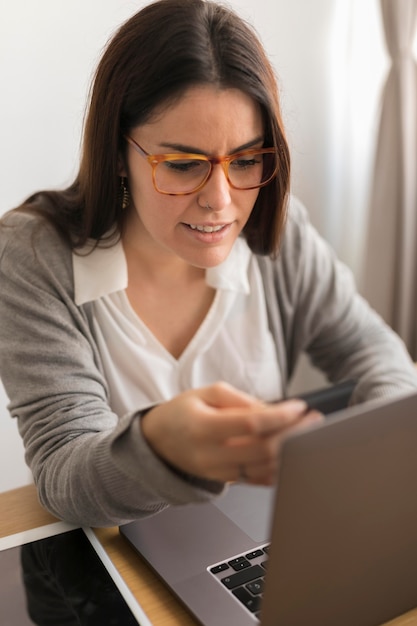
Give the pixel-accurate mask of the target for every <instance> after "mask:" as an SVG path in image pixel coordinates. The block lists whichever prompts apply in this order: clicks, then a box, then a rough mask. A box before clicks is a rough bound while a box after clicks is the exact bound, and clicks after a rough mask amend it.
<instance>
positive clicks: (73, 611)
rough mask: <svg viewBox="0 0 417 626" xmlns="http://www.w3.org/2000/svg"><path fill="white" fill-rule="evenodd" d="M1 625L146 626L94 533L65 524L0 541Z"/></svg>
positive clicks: (148, 623) (0, 539) (146, 620)
mask: <svg viewBox="0 0 417 626" xmlns="http://www.w3.org/2000/svg"><path fill="white" fill-rule="evenodd" d="M0 624H5V625H7V626H34V625H36V626H119V625H120V626H151V622H150V621H149V619H148V618H147V616H146V615H145V613H144V611H143V609H142V608H141V607H140V605H139V604H138V602H137V601H136V599H135V598H134V596H133V595H132V593H131V592H130V590H129V589H128V587H127V586H126V584H125V582H124V581H123V579H122V578H121V576H120V574H119V573H118V571H117V570H116V568H115V567H114V565H113V563H112V562H111V560H110V558H109V557H108V555H107V554H106V552H105V551H104V549H103V547H102V546H101V544H100V542H99V541H98V539H97V537H96V536H95V534H94V533H93V531H92V530H91V529H90V528H79V527H76V526H71V525H69V524H66V523H64V522H56V523H54V524H49V525H47V526H42V527H40V528H35V529H32V530H29V531H26V532H22V533H18V534H15V535H10V536H8V537H4V538H0Z"/></svg>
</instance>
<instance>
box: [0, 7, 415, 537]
mask: <svg viewBox="0 0 417 626" xmlns="http://www.w3.org/2000/svg"><path fill="white" fill-rule="evenodd" d="M190 24H192V28H191V27H189V26H188V25H190ZM289 162H290V159H289V152H288V146H287V142H286V140H285V133H284V130H283V125H282V119H281V115H280V109H279V103H278V95H277V86H276V82H275V78H274V74H273V71H272V69H271V66H270V63H269V62H268V60H267V58H266V55H265V52H264V50H263V48H262V46H261V44H260V42H259V41H258V39H257V37H256V35H255V34H254V32H253V31H252V30H251V29H250V28H249V26H247V25H246V24H245V23H244V22H243V21H242V20H241V19H240V18H239V17H238V16H237V15H235V14H234V13H233V12H231V11H230V10H228V9H226V8H224V7H222V6H220V5H218V4H216V3H214V2H210V1H205V0H159V1H156V2H154V3H152V4H150V5H149V6H147V7H146V8H144V9H143V10H141V11H140V12H139V13H137V14H136V15H134V16H133V17H132V18H131V19H130V20H128V22H127V23H126V24H124V25H123V26H122V27H121V28H120V30H119V31H118V32H117V33H116V35H115V36H114V38H113V40H112V41H111V42H110V44H109V46H108V48H107V50H106V51H105V53H104V55H103V58H102V60H101V62H100V64H99V66H98V70H97V73H96V76H95V80H94V85H93V89H92V93H91V102H90V105H89V110H88V115H87V117H86V123H85V131H84V143H83V152H82V159H81V164H80V170H79V173H78V176H77V178H76V180H75V182H74V183H73V185H72V186H71V187H69V188H68V189H66V190H64V191H62V192H40V193H37V194H35V195H34V196H32V197H31V198H29V199H28V200H27V201H26V202H25V203H24V204H23V205H22V206H21V207H19V208H18V209H17V210H15V211H12V212H10V213H9V214H8V215H7V216H6V217H5V218H4V220H3V225H2V229H1V244H0V255H1V256H0V259H1V260H0V272H1V274H0V275H1V287H0V316H1V320H2V324H1V329H0V348H1V349H0V375H1V377H2V379H3V382H4V385H5V388H6V391H7V393H8V396H9V398H10V412H11V414H12V415H13V416H16V417H17V419H18V423H19V429H20V433H21V435H22V437H23V440H24V444H25V448H26V458H27V462H28V463H29V465H30V467H31V468H32V471H33V475H34V479H35V482H36V485H37V488H38V491H39V496H40V499H41V501H42V503H43V504H44V506H45V507H46V508H48V509H49V510H50V511H52V512H53V513H54V514H55V515H57V516H59V517H61V518H64V519H66V520H68V521H73V522H76V523H79V524H86V525H95V526H98V525H107V524H120V523H123V522H126V521H128V520H131V519H134V518H137V517H139V516H141V515H144V514H148V513H153V512H156V511H158V510H160V509H161V508H163V507H165V506H167V505H168V504H182V503H187V502H193V501H194V502H196V501H205V500H207V499H209V498H213V497H215V496H216V495H218V494H220V493H221V492H222V491H223V489H225V485H226V484H227V483H228V482H230V481H236V480H245V481H247V482H249V483H251V484H271V483H272V482H273V481H274V479H275V476H276V472H277V464H278V460H279V448H280V444H281V442H282V439H283V438H284V437H285V436H287V435H288V433H292V432H294V431H297V430H299V429H303V428H306V427H308V426H310V425H311V424H314V423H316V422H317V421H319V420H320V416H319V415H318V414H317V413H316V412H314V411H308V410H307V409H306V405H305V403H303V402H301V401H297V400H287V401H283V402H280V403H275V404H272V403H271V402H272V401H273V400H277V399H279V398H283V397H285V393H286V388H287V385H288V381H289V379H290V377H291V374H292V372H293V370H294V366H295V364H296V361H297V358H298V356H299V355H300V353H301V352H302V351H306V352H307V353H308V354H309V355H310V357H311V359H312V361H313V362H314V363H315V364H316V365H317V366H318V367H320V368H321V369H322V370H323V371H324V372H325V373H326V374H327V375H328V377H329V379H330V380H331V381H334V382H336V381H340V380H343V379H346V378H354V379H355V380H357V381H358V384H357V387H356V389H355V392H354V396H353V401H356V402H359V401H362V400H364V399H367V398H375V397H382V396H388V395H392V394H395V393H400V392H407V391H411V390H414V389H415V388H416V385H417V381H416V375H415V372H414V368H413V364H412V363H411V362H410V360H409V358H408V356H407V353H406V351H405V349H404V347H403V345H402V343H401V342H400V341H399V339H398V338H397V337H396V336H395V335H394V334H393V333H392V332H391V331H390V330H389V329H388V328H387V327H386V326H384V325H383V323H382V322H381V320H380V319H379V318H378V317H377V316H376V315H375V314H374V313H373V312H372V311H371V310H370V309H369V308H368V306H367V305H366V303H365V302H364V301H363V300H362V299H361V298H360V297H359V296H358V294H357V293H356V292H355V288H354V286H353V283H352V280H351V277H350V274H349V272H348V271H347V270H346V268H344V267H342V266H341V265H340V264H339V263H338V262H337V261H336V259H335V258H334V256H333V254H332V252H331V251H330V250H329V248H328V247H327V246H326V244H325V243H324V242H323V241H322V240H321V239H320V238H319V236H318V235H317V233H316V232H315V231H314V229H313V228H312V227H311V225H310V224H309V222H308V220H307V217H306V213H305V211H304V209H303V208H302V207H301V206H300V204H299V203H297V202H296V201H295V200H294V199H291V200H290V201H289V183H290V164H289ZM287 209H288V210H287ZM287 214H288V215H287Z"/></svg>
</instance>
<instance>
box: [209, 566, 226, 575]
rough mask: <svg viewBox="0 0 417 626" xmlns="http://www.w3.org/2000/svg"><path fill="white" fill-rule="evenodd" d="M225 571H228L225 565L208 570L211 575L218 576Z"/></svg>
mask: <svg viewBox="0 0 417 626" xmlns="http://www.w3.org/2000/svg"><path fill="white" fill-rule="evenodd" d="M226 569H230V568H229V566H228V564H227V563H220V564H219V565H215V566H214V567H212V568H211V569H210V572H211V573H212V574H218V573H219V572H224V571H225V570H226Z"/></svg>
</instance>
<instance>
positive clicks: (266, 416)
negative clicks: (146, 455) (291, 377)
mask: <svg viewBox="0 0 417 626" xmlns="http://www.w3.org/2000/svg"><path fill="white" fill-rule="evenodd" d="M306 408H307V405H306V403H305V402H303V401H302V400H288V401H286V402H282V403H280V404H279V405H269V406H268V405H264V404H263V405H261V406H250V407H242V408H235V407H233V408H226V409H224V408H223V409H212V410H210V409H208V410H207V407H200V411H201V419H200V420H199V421H198V422H195V424H194V427H195V429H196V430H198V431H199V433H198V434H199V436H200V437H202V438H207V439H208V440H211V441H221V440H223V439H228V438H232V437H240V436H245V435H250V434H252V435H261V436H270V435H273V434H276V433H279V432H281V431H283V430H285V429H287V428H289V427H290V426H293V425H294V424H295V423H297V422H298V421H299V420H300V419H302V418H303V416H304V415H305V411H306ZM196 434H197V433H196Z"/></svg>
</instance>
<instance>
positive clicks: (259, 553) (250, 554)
mask: <svg viewBox="0 0 417 626" xmlns="http://www.w3.org/2000/svg"><path fill="white" fill-rule="evenodd" d="M262 555H263V552H262V550H253V551H252V552H248V553H247V554H245V557H246V558H247V559H256V557H258V556H262Z"/></svg>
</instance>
